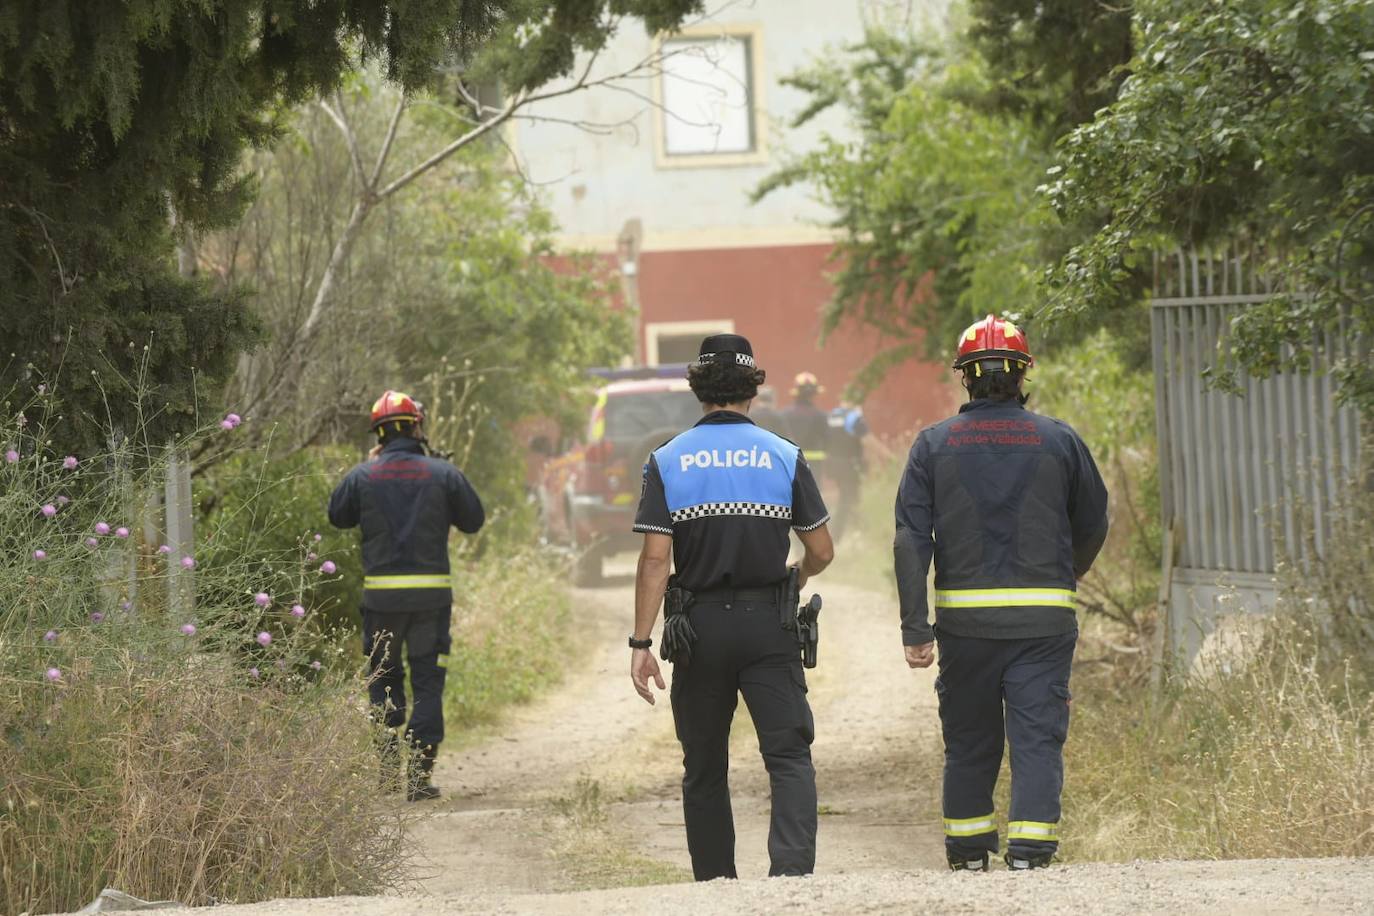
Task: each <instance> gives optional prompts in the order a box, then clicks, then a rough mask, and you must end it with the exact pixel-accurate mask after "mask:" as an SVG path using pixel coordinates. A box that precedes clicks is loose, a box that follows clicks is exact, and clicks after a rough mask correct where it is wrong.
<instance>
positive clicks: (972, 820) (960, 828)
mask: <svg viewBox="0 0 1374 916" xmlns="http://www.w3.org/2000/svg"><path fill="white" fill-rule="evenodd" d="M996 832H997V815H996V814H985V815H983V816H982V817H947V818H945V836H977V835H978V834H980V833H996Z"/></svg>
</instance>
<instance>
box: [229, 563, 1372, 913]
mask: <svg viewBox="0 0 1374 916" xmlns="http://www.w3.org/2000/svg"><path fill="white" fill-rule="evenodd" d="M616 571H617V572H618V573H619V575H618V576H616V577H615V578H613V579H612V581H610V582H609V583H608V584H607V586H606V587H604V588H600V589H595V590H583V591H579V592H578V593H577V601H576V611H575V613H576V614H577V617H578V620H579V626H580V627H581V628H583V630H584V631H585V632H586V635H587V640H586V643H585V644H586V645H587V646H588V647H589V649H588V651H587V652H585V653H583V655H584V657H585V659H586V660H585V662H583V663H581V664H578V663H576V662H573V663H571V664H570V665H569V666H568V667H569V675H568V678H567V679H566V681H565V683H564V684H563V686H562V687H560V688H559V689H558V690H557V691H556V692H555V693H553V694H552V695H550V696H548V697H546V698H545V699H543V700H541V701H540V702H538V703H535V704H533V705H531V706H529V707H525V708H522V709H519V710H517V711H515V712H514V713H513V714H512V715H511V716H509V717H508V719H507V720H506V721H505V722H504V723H503V725H502V727H501V729H500V732H499V734H496V735H493V736H491V737H489V738H486V739H484V740H481V741H478V742H476V743H473V744H472V745H471V746H468V747H465V748H461V749H458V750H456V751H452V752H447V753H446V754H445V755H444V756H443V757H441V759H440V761H439V767H438V772H437V774H436V782H438V783H439V784H440V785H441V786H443V788H444V789H445V792H446V796H445V798H444V799H442V800H440V801H439V802H436V803H433V804H432V806H431V807H429V808H428V809H427V816H426V817H425V818H424V819H423V820H422V821H421V822H420V823H419V824H418V825H417V827H416V838H417V839H418V840H420V845H421V847H422V848H423V849H424V850H425V854H426V858H425V860H424V861H422V862H420V863H417V869H416V875H415V877H416V886H415V888H414V889H413V890H412V891H410V892H408V893H407V894H406V895H404V896H401V897H377V898H335V899H330V900H309V901H303V900H289V901H288V900H281V901H273V902H270V903H264V904H256V905H251V906H242V907H227V908H224V909H223V912H225V913H226V914H229V913H232V914H234V916H239V914H242V916H258V914H278V916H314V914H324V913H356V914H369V916H402V914H410V913H413V912H415V911H417V910H419V909H423V910H425V911H428V912H444V913H448V912H452V913H468V912H484V913H490V912H499V913H525V912H531V913H533V912H538V913H569V914H578V916H582V914H587V913H600V912H615V913H618V912H625V913H629V912H644V911H651V912H663V913H691V914H694V916H703V914H713V913H735V912H741V911H744V912H749V911H772V910H781V909H783V908H784V907H786V908H791V907H799V906H803V905H804V906H806V907H807V908H808V909H809V910H812V911H820V912H828V913H831V912H833V913H839V912H895V911H910V910H912V909H921V910H925V909H937V910H943V911H951V912H994V911H996V912H1003V911H1006V910H1007V909H1008V908H1014V909H1015V910H1017V911H1018V912H1025V913H1039V912H1064V911H1066V910H1081V911H1083V912H1093V913H1122V914H1126V913H1131V914H1137V913H1142V912H1147V913H1148V912H1202V911H1204V910H1206V911H1209V912H1210V913H1213V914H1215V913H1242V912H1244V913H1292V912H1321V913H1330V912H1371V911H1374V905H1371V904H1370V903H1368V901H1370V900H1374V860H1348V861H1347V860H1306V861H1300V862H1276V861H1269V862H1262V863H1245V862H1225V863H1170V862H1155V863H1135V864H1130V865H1086V866H1067V867H1063V868H1058V869H1053V870H1047V871H1045V872H1037V873H1034V874H1029V875H1012V874H1009V873H1006V872H995V873H993V874H990V875H954V874H951V873H949V872H947V871H945V870H944V868H943V862H944V856H943V851H942V846H941V836H940V825H939V804H938V793H939V786H938V777H937V775H936V774H938V757H937V755H938V747H939V739H938V719H937V716H936V710H935V704H934V691H933V689H932V680H933V673H932V672H930V671H924V672H912V671H909V670H908V669H907V668H906V666H905V665H904V664H903V663H902V660H901V656H900V652H901V650H900V646H898V645H897V640H896V627H895V617H896V612H895V608H894V606H893V601H892V599H891V598H890V597H889V596H886V595H882V594H875V593H873V592H871V591H867V590H865V589H861V588H858V587H855V586H852V585H844V584H841V583H836V582H835V581H833V580H832V581H830V582H825V581H824V580H819V581H818V582H817V586H818V588H819V590H821V591H822V592H823V594H824V595H825V599H826V604H825V611H824V612H823V614H822V618H821V620H822V662H821V667H820V668H819V669H817V670H816V671H815V672H812V674H813V675H814V676H813V677H812V678H811V680H810V696H811V700H812V703H813V706H814V709H815V713H816V723H817V739H816V744H815V748H814V757H815V762H816V770H817V774H818V783H819V786H818V788H819V795H820V804H821V812H822V817H821V827H820V838H819V848H818V855H817V877H814V878H808V879H805V880H772V881H770V880H765V879H763V876H764V875H765V874H766V872H767V856H766V851H765V837H766V833H767V812H768V784H767V778H766V775H765V774H764V772H763V767H762V764H761V762H760V761H759V758H758V752H757V744H756V743H755V741H754V739H753V734H752V727H751V724H750V722H749V719H748V713H747V711H746V709H745V708H744V706H743V704H741V706H740V710H739V712H738V713H737V718H736V728H735V733H734V736H733V741H732V764H733V766H732V771H731V772H732V778H731V785H732V790H733V795H734V807H735V819H736V830H737V834H738V843H737V849H738V854H737V855H738V865H739V872H740V875H741V878H742V880H740V881H738V882H715V883H712V884H710V885H692V884H688V883H682V882H686V881H687V879H688V878H689V877H690V871H689V868H688V866H689V862H688V858H687V853H686V846H685V840H684V835H683V827H682V813H681V807H680V794H679V780H680V778H681V765H680V753H679V750H678V747H677V744H676V741H675V739H674V737H673V729H672V717H671V713H670V711H669V709H668V705H667V696H666V694H665V695H663V698H662V700H661V702H659V703H658V705H656V706H653V707H649V706H647V705H646V704H645V703H644V702H643V701H642V700H640V699H639V698H638V697H637V696H636V695H635V694H634V691H633V689H632V688H631V686H630V682H629V677H628V663H629V652H628V650H627V649H626V648H625V645H624V642H625V635H626V633H627V631H628V629H629V626H630V617H631V610H632V605H631V580H630V575H629V573H630V570H629V568H628V566H622V567H621V568H619V569H618V570H616ZM626 885H654V886H646V887H629V886H626ZM588 888H590V889H588Z"/></svg>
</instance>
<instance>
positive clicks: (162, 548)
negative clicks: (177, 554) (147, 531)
mask: <svg viewBox="0 0 1374 916" xmlns="http://www.w3.org/2000/svg"><path fill="white" fill-rule="evenodd" d="M157 552H158V553H160V554H162V555H163V556H166V555H167V554H169V553H171V552H172V548H171V547H168V546H167V545H166V544H161V545H159V546H158V548H157Z"/></svg>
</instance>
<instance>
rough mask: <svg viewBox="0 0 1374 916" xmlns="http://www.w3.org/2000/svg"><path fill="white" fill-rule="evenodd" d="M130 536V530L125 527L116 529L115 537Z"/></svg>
mask: <svg viewBox="0 0 1374 916" xmlns="http://www.w3.org/2000/svg"><path fill="white" fill-rule="evenodd" d="M128 536H129V529H128V528H125V527H123V526H121V527H119V528H116V529H115V537H117V538H126V537H128Z"/></svg>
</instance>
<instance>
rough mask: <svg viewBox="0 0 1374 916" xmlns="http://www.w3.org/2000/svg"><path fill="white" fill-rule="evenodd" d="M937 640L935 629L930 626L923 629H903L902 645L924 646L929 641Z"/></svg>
mask: <svg viewBox="0 0 1374 916" xmlns="http://www.w3.org/2000/svg"><path fill="white" fill-rule="evenodd" d="M934 641H935V631H934V630H933V629H931V628H930V627H926V628H925V629H923V630H906V629H904V630H902V645H904V646H924V645H925V644H926V643H928V642H934Z"/></svg>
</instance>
